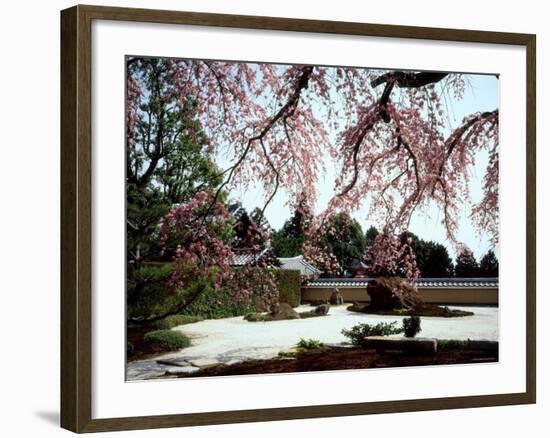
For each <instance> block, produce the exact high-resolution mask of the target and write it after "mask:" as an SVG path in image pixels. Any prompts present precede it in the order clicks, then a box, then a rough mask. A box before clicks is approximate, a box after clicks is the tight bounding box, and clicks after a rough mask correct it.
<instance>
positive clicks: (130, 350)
mask: <svg viewBox="0 0 550 438" xmlns="http://www.w3.org/2000/svg"><path fill="white" fill-rule="evenodd" d="M133 353H134V344H132V343H131V342H127V343H126V355H127V356H131V355H132V354H133Z"/></svg>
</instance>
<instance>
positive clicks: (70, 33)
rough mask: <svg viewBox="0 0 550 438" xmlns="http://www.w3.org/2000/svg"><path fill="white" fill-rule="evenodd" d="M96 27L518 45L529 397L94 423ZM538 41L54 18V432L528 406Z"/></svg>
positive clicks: (168, 15)
mask: <svg viewBox="0 0 550 438" xmlns="http://www.w3.org/2000/svg"><path fill="white" fill-rule="evenodd" d="M93 20H114V21H128V22H147V23H163V24H187V25H196V26H216V27H226V28H246V29H260V30H281V31H293V32H315V33H326V34H348V35H356V36H370V37H388V38H411V39H425V40H436V41H453V42H475V43H490V44H503V45H517V46H523V47H525V49H526V59H527V63H526V65H525V69H526V78H527V81H526V84H527V86H526V95H525V99H526V108H527V113H526V121H527V125H526V145H527V149H526V157H527V169H526V171H527V173H526V175H527V181H526V184H527V192H526V205H527V210H526V212H525V215H526V224H527V225H526V229H527V235H526V248H525V251H526V263H527V265H526V278H527V283H526V310H527V318H526V334H527V338H526V382H525V384H526V391H525V392H522V393H510V394H495V395H491V394H488V395H481V396H460V397H446V398H432V399H416V400H404V401H403V400H399V401H384V402H365V403H346V404H336V405H323V406H301V407H285V408H270V409H251V410H240V411H223V412H205V413H193V414H177V415H160V416H136V417H126V418H101V419H94V418H92V287H91V282H92V272H91V263H92V257H91V248H92V231H91V230H92V212H91V209H92V185H91V180H92V156H91V141H92V137H91V136H92V122H91V117H92V113H91V108H92V90H91V69H92V65H91V63H92V47H91V45H92V35H91V25H92V22H93ZM535 48H536V37H535V35H530V34H517V33H501V32H486V31H473V30H455V29H439V28H424V27H410V26H395V25H380V24H364V23H347V22H332V21H317V20H302V19H289V18H274V17H256V16H238V15H224V14H209V13H196V12H175V11H165V10H144V9H127V8H111V7H99V6H80V5H79V6H75V7H72V8H70V9H66V10H64V11H62V12H61V426H62V427H63V428H66V429H69V430H71V431H74V432H98V431H114V430H127V429H148V428H162V427H177V426H195V425H212V424H222V423H240V422H255V421H273V420H289V419H304V418H318V417H327V416H350V415H365V414H376V413H395V412H410V411H425V410H438V409H456V408H472V407H483V406H498V405H515V404H528V403H535V400H536V332H535V327H536V320H535V310H536V307H535V306H536V285H535V277H536V276H535V273H536V272H535V269H536V268H535V266H536V247H535V245H536V243H535V226H536V224H535V220H536V219H535V218H536V191H535V185H536V182H535V181H536V174H535V169H536V162H535V138H536V117H535V111H536V102H535V91H536V81H535Z"/></svg>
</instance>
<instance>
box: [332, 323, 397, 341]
mask: <svg viewBox="0 0 550 438" xmlns="http://www.w3.org/2000/svg"><path fill="white" fill-rule="evenodd" d="M398 333H403V328H402V327H397V322H396V321H394V322H389V323H388V322H379V323H378V324H374V325H373V324H366V323H365V324H357V325H354V326H353V327H352V328H351V329H349V330H347V329H343V330H342V334H343V335H344V336H345V337H346V338H349V339H350V341H351V343H352V344H353V345H358V346H361V345H363V341H364V339H365V338H366V337H367V336H389V335H395V334H398Z"/></svg>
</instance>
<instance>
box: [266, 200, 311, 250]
mask: <svg viewBox="0 0 550 438" xmlns="http://www.w3.org/2000/svg"><path fill="white" fill-rule="evenodd" d="M307 211H308V207H307V204H306V202H305V201H303V202H300V203H299V205H298V208H296V209H295V210H294V214H293V215H292V217H291V218H290V219H288V220H287V221H286V222H285V224H284V225H283V227H282V228H281V229H280V230H277V231H274V232H273V233H272V234H271V246H272V248H273V253H274V254H275V255H276V256H277V257H295V256H298V255H300V254H302V245H303V244H304V240H305V237H304V230H305V229H306V227H307V226H308V225H309V216H308V214H307Z"/></svg>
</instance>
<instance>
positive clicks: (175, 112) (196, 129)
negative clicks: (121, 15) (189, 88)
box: [126, 58, 221, 319]
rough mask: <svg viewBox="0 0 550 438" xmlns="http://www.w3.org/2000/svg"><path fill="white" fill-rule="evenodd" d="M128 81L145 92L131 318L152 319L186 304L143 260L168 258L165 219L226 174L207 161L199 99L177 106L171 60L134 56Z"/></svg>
mask: <svg viewBox="0 0 550 438" xmlns="http://www.w3.org/2000/svg"><path fill="white" fill-rule="evenodd" d="M127 80H128V82H129V84H130V83H133V84H136V85H137V86H139V88H140V89H141V91H142V94H139V93H133V95H132V96H133V97H132V99H133V101H134V102H135V105H133V106H132V107H133V108H134V109H135V111H132V113H131V117H130V114H127V116H128V117H129V119H128V125H127V129H128V131H127V142H126V201H127V218H126V219H127V220H126V235H127V243H126V245H127V261H128V270H127V281H128V288H127V291H128V294H127V297H128V308H129V309H128V313H129V315H130V316H132V317H136V318H142V319H148V318H150V317H152V316H154V315H158V314H159V313H160V314H163V313H165V312H167V311H169V310H170V306H171V305H176V306H179V305H180V304H181V302H182V297H181V296H178V295H181V294H179V293H174V291H169V290H168V288H167V287H164V285H165V284H166V278H164V279H162V278H160V277H162V275H163V272H156V273H151V272H148V271H145V272H143V271H142V269H148V268H147V267H146V266H145V262H149V261H167V260H170V257H171V256H170V254H171V253H172V251H171V250H172V249H173V243H172V242H168V243H167V247H168V248H167V251H165V253H164V255H163V254H162V251H161V250H162V248H161V246H160V242H159V226H160V224H161V222H162V219H163V217H164V216H165V215H166V214H167V213H168V212H169V211H170V209H171V208H172V206H173V205H174V204H179V203H182V202H186V201H188V200H189V199H190V198H191V197H192V196H194V195H195V194H196V193H197V192H199V191H207V190H212V189H214V188H215V187H217V186H218V185H219V183H220V181H221V176H220V173H219V171H218V169H217V168H216V166H215V164H214V163H213V162H212V160H211V159H210V157H209V146H208V139H207V138H206V136H205V135H204V133H203V131H202V128H201V126H200V123H199V121H198V119H197V117H196V114H195V108H194V103H193V100H192V99H189V100H188V103H187V104H186V105H183V106H181V105H180V104H179V102H178V98H177V96H176V93H175V92H174V77H173V74H172V71H171V65H170V62H169V61H168V60H166V59H152V58H129V59H128V60H127ZM130 88H132V87H129V89H130ZM130 119H131V120H132V122H130V121H129V120H130ZM151 277H153V278H151ZM191 287H193V286H191ZM180 292H181V291H180ZM175 310H177V309H174V308H172V309H171V311H172V312H174V311H175Z"/></svg>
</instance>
